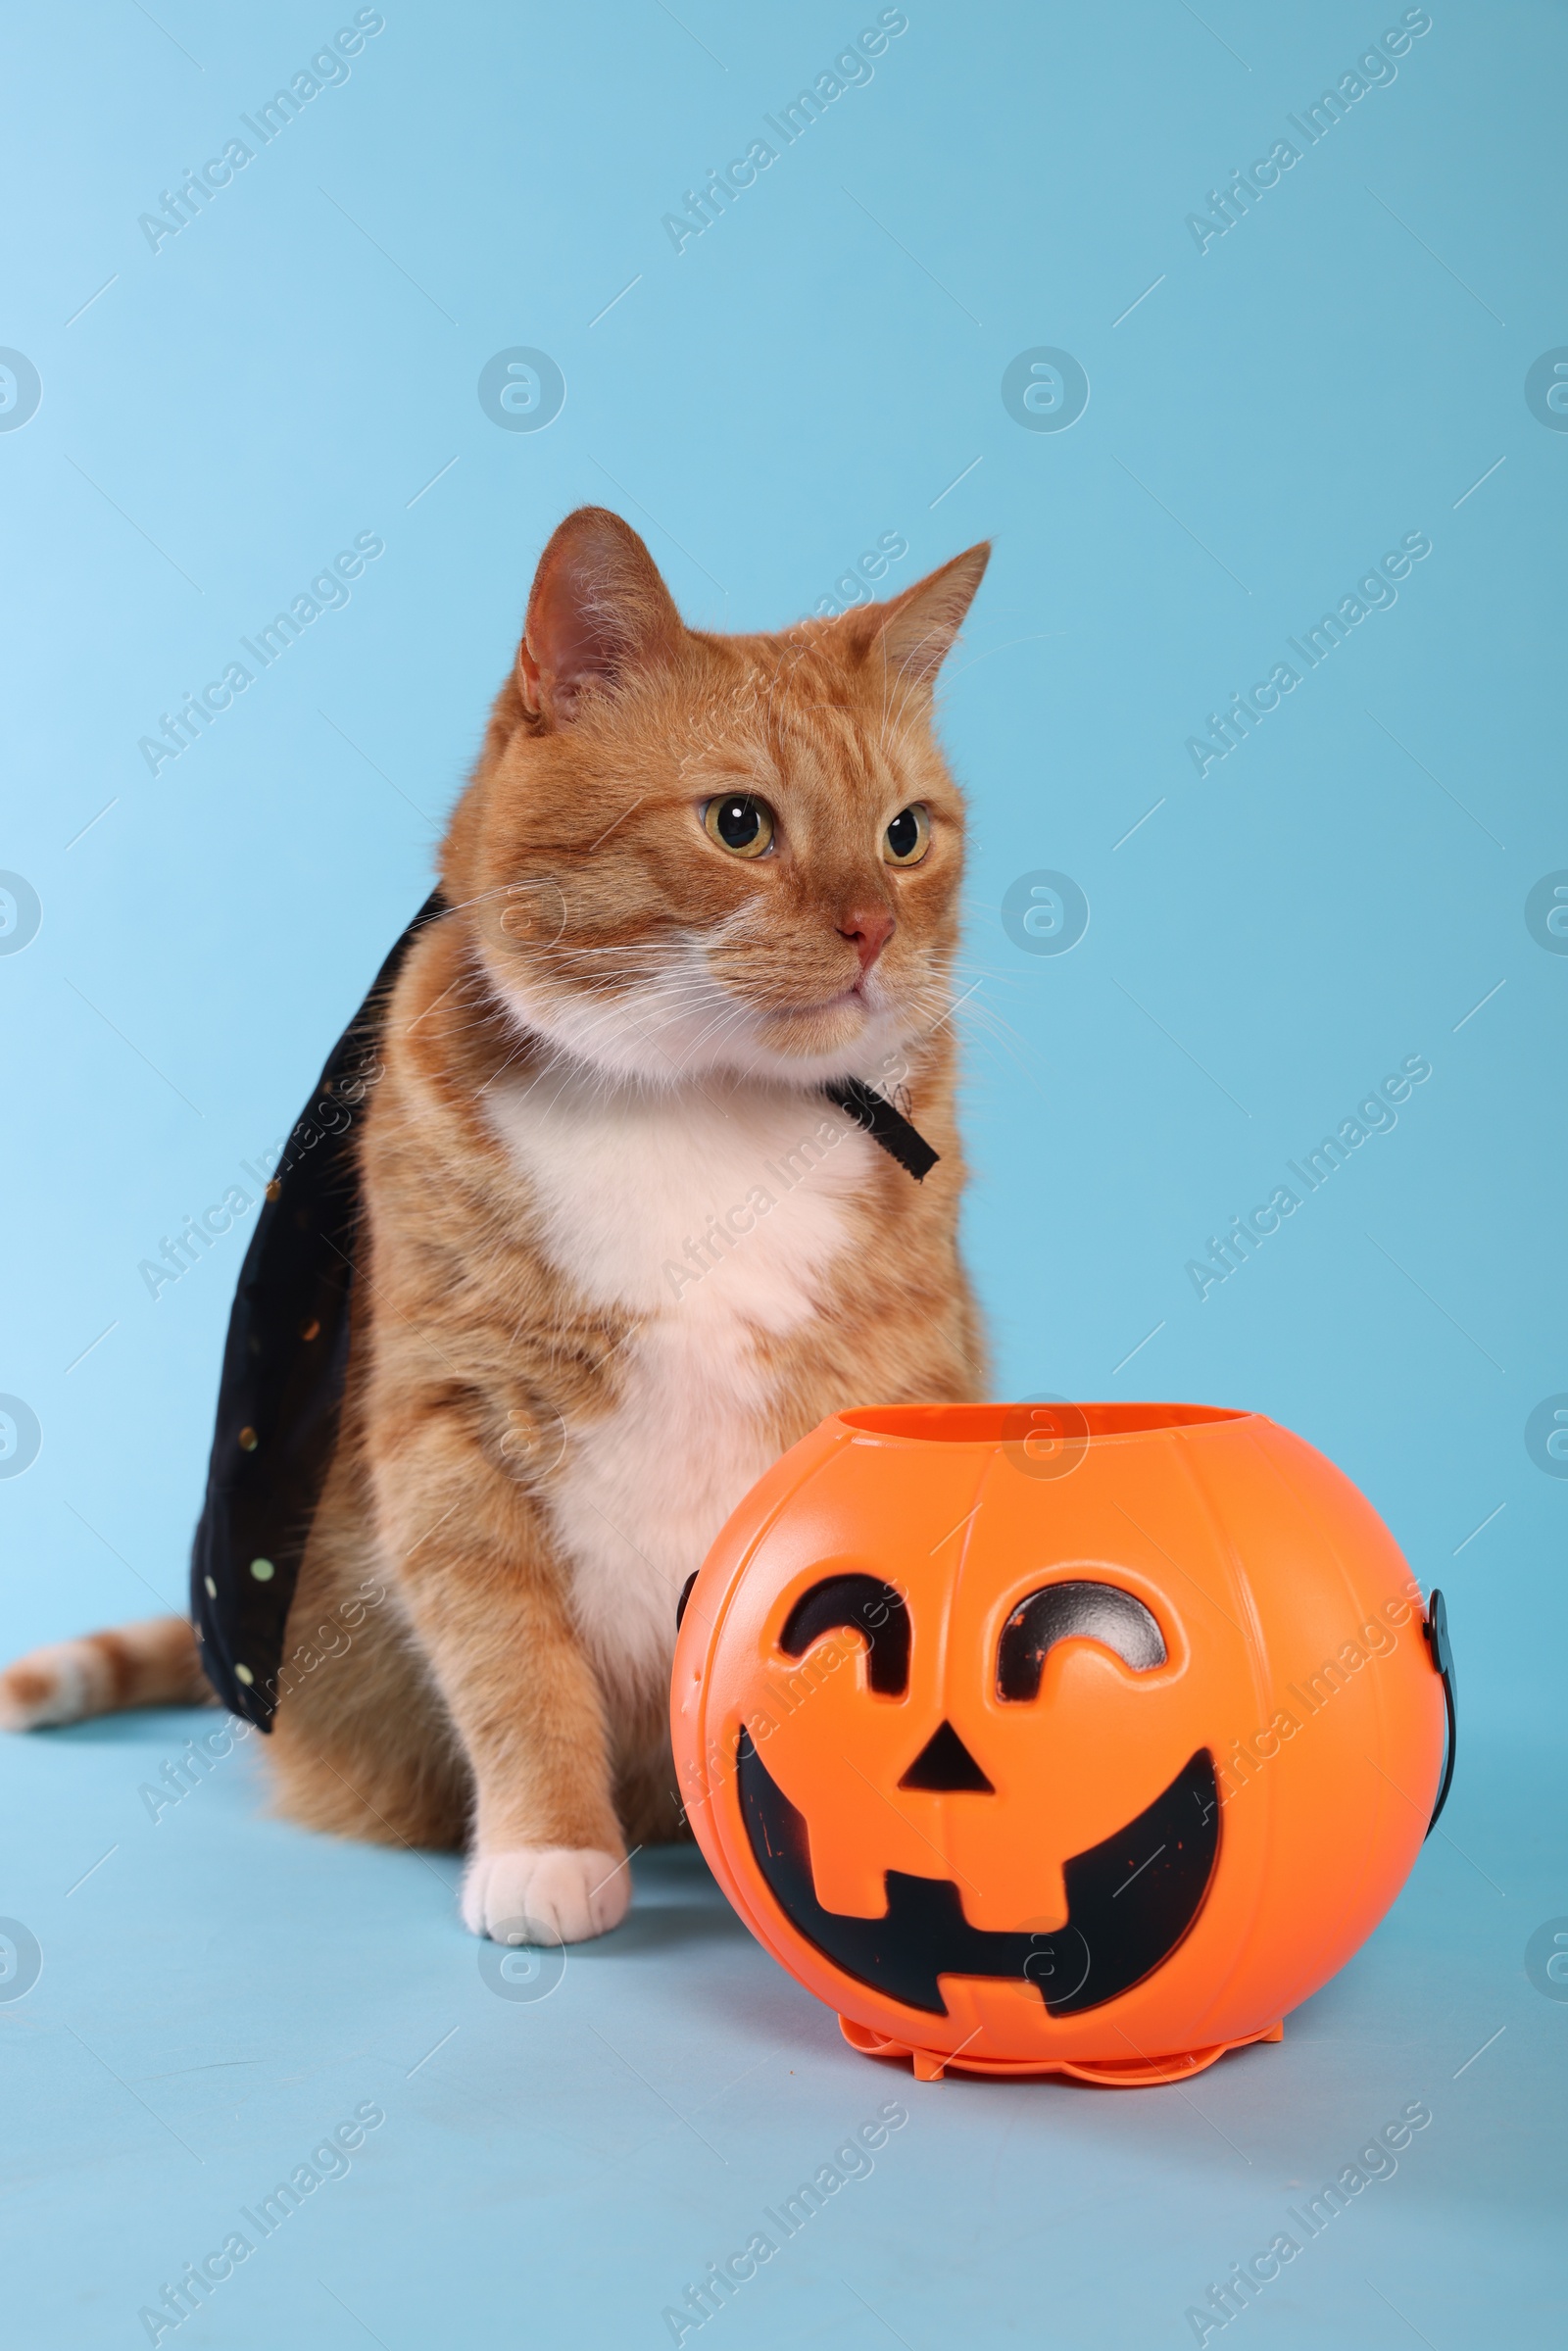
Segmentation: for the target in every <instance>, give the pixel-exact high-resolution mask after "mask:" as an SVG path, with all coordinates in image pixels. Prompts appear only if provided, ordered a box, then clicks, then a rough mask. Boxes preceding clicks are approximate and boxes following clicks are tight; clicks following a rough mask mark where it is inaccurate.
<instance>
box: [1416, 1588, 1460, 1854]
mask: <svg viewBox="0 0 1568 2351" xmlns="http://www.w3.org/2000/svg"><path fill="white" fill-rule="evenodd" d="M1421 1630H1422V1632H1423V1634H1424V1635H1425V1636H1426V1644H1427V1647H1428V1648H1429V1649H1430V1650H1431V1652H1432V1663H1433V1665H1434V1667H1435V1668H1436V1669H1437V1671H1438V1672H1439V1673H1440V1674H1441V1675H1442V1676H1443V1700H1444V1704H1445V1705H1446V1707H1447V1709H1448V1755H1447V1761H1446V1763H1445V1765H1444V1767H1443V1785H1442V1787H1441V1788H1439V1789H1438V1800H1437V1802H1436V1803H1435V1804H1434V1805H1433V1807H1432V1818H1431V1819H1430V1820H1429V1821H1428V1823H1427V1836H1428V1837H1430V1836H1431V1835H1432V1832H1433V1830H1434V1829H1435V1828H1436V1827H1437V1825H1438V1821H1439V1819H1440V1818H1441V1816H1442V1812H1443V1807H1444V1805H1445V1804H1446V1802H1447V1800H1448V1790H1449V1788H1451V1787H1452V1786H1453V1760H1454V1755H1455V1752H1456V1751H1457V1748H1458V1743H1459V1715H1458V1709H1457V1707H1456V1705H1455V1703H1454V1700H1455V1695H1456V1692H1455V1689H1454V1674H1453V1644H1452V1643H1451V1641H1449V1639H1448V1611H1447V1609H1446V1606H1445V1605H1444V1599H1443V1594H1442V1592H1439V1591H1438V1589H1437V1587H1436V1585H1434V1586H1433V1590H1432V1597H1431V1599H1430V1600H1428V1602H1427V1614H1426V1622H1425V1624H1423V1626H1422V1627H1421ZM1424 1841H1425V1840H1424V1839H1423V1842H1424Z"/></svg>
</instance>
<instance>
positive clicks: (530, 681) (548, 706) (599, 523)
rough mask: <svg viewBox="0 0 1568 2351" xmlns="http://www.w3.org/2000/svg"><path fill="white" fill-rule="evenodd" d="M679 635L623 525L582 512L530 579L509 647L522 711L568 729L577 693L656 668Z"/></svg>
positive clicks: (651, 569) (593, 509)
mask: <svg viewBox="0 0 1568 2351" xmlns="http://www.w3.org/2000/svg"><path fill="white" fill-rule="evenodd" d="M681 633H682V632H681V618H680V614H679V613H678V612H676V610H675V606H674V603H673V601H672V599H671V597H670V593H669V590H668V589H667V588H666V587H665V585H664V583H663V580H662V577H661V576H660V570H659V566H658V564H657V563H655V562H654V559H653V557H652V556H651V555H650V554H649V552H648V550H647V548H646V547H645V546H644V545H643V543H642V541H641V539H640V538H639V537H638V536H637V533H636V532H635V531H634V530H633V529H632V527H631V525H630V523H629V522H623V521H622V520H621V518H620V516H619V515H618V514H611V513H610V512H609V510H608V508H605V507H602V506H580V507H578V509H577V511H576V513H575V514H568V515H567V516H566V519H565V521H564V522H563V523H562V524H561V525H560V527H559V528H558V530H557V531H556V532H555V535H554V536H553V538H552V539H551V541H550V544H549V546H548V547H547V548H546V549H545V551H544V554H543V555H542V556H541V557H540V559H539V568H538V570H537V571H536V572H535V573H534V580H533V587H532V589H531V591H530V593H529V597H528V616H527V618H526V620H525V621H524V622H523V630H522V643H521V644H520V645H519V646H518V648H517V684H518V688H519V690H520V692H521V695H522V701H523V708H524V709H525V710H527V712H528V714H529V715H530V717H542V718H543V719H544V720H545V722H546V723H547V724H548V725H550V726H564V725H568V724H569V723H570V721H571V720H572V718H573V717H575V715H576V713H577V709H578V705H579V702H580V700H581V697H582V695H583V694H584V692H585V691H586V692H589V693H591V692H593V691H594V690H595V689H596V688H604V687H610V686H613V685H615V684H616V683H617V682H618V681H619V680H620V679H621V678H623V677H625V676H626V675H627V674H628V673H629V672H630V671H632V670H633V669H636V668H638V667H640V666H643V665H644V664H646V663H650V662H653V661H658V660H659V659H660V657H661V656H662V654H664V653H667V652H669V651H670V650H672V649H673V647H674V646H675V645H676V644H677V643H678V641H679V638H680V636H681Z"/></svg>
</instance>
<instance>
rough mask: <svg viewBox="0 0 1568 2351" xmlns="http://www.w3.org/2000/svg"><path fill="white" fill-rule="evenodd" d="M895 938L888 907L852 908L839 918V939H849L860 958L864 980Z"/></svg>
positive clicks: (861, 973)
mask: <svg viewBox="0 0 1568 2351" xmlns="http://www.w3.org/2000/svg"><path fill="white" fill-rule="evenodd" d="M892 936H893V916H892V914H891V913H890V911H889V910H888V908H887V907H886V906H851V907H850V908H849V910H848V911H847V912H846V913H843V914H841V915H840V916H839V937H840V938H841V939H848V941H849V942H850V945H851V946H852V947H853V948H854V949H855V951H856V953H857V955H858V956H859V958H860V976H861V978H862V979H863V978H864V976H865V974H866V973H867V972H868V971H869V970H870V968H871V966H872V964H873V963H874V962H875V961H876V959H877V956H878V955H880V954H881V953H882V950H883V949H884V947H886V945H887V943H888V941H889V940H890V939H891V938H892Z"/></svg>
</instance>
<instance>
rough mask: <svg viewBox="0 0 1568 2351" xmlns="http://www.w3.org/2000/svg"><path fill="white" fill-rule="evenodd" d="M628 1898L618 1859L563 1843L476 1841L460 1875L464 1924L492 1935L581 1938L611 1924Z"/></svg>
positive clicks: (626, 1876) (627, 1876)
mask: <svg viewBox="0 0 1568 2351" xmlns="http://www.w3.org/2000/svg"><path fill="white" fill-rule="evenodd" d="M630 1901H631V1871H630V1869H629V1868H628V1867H627V1865H626V1863H625V1861H624V1860H621V1859H618V1858H617V1857H616V1855H615V1854H613V1853H595V1852H590V1851H581V1850H579V1849H577V1848H576V1847H574V1846H570V1845H511V1846H501V1847H498V1848H497V1849H496V1850H494V1851H486V1850H485V1849H483V1848H482V1847H481V1849H480V1850H479V1851H478V1852H477V1853H475V1854H473V1855H472V1857H471V1858H470V1860H469V1862H468V1866H467V1869H466V1871H465V1873H464V1879H463V1923H464V1925H465V1926H466V1928H467V1930H468V1932H469V1934H470V1935H489V1936H490V1937H491V1939H492V1940H493V1941H496V1942H523V1941H526V1942H540V1943H580V1942H587V1941H588V1940H589V1939H590V1938H591V1937H592V1936H593V1935H608V1934H609V1932H610V1930H611V1928H612V1927H618V1926H619V1925H620V1922H621V1920H622V1919H623V1918H624V1917H625V1915H626V1909H627V1905H628V1904H629V1902H630Z"/></svg>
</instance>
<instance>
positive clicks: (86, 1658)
mask: <svg viewBox="0 0 1568 2351" xmlns="http://www.w3.org/2000/svg"><path fill="white" fill-rule="evenodd" d="M213 1703H214V1699H213V1693H212V1690H211V1689H210V1687H209V1685H208V1681H207V1677H206V1675H205V1674H204V1673H203V1672H202V1668H201V1652H200V1651H199V1649H198V1648H197V1646H196V1636H195V1634H194V1633H193V1632H192V1630H191V1628H190V1624H189V1621H188V1620H187V1619H186V1618H185V1617H183V1616H150V1617H147V1618H145V1619H144V1620H143V1621H142V1622H141V1623H140V1624H134V1625H122V1626H121V1627H120V1628H119V1630H118V1631H117V1632H113V1633H84V1634H83V1635H82V1636H81V1637H80V1639H79V1640H76V1641H52V1642H51V1643H50V1644H49V1646H48V1647H47V1648H42V1649H32V1650H30V1651H29V1652H28V1654H27V1655H26V1656H25V1657H19V1658H18V1659H17V1662H16V1664H15V1665H9V1666H7V1667H6V1669H5V1671H4V1673H0V1731H40V1730H43V1729H44V1728H45V1727H46V1726H47V1725H50V1724H55V1723H84V1722H86V1721H87V1720H88V1719H89V1717H90V1716H92V1715H95V1714H119V1713H120V1712H121V1711H122V1709H123V1708H124V1707H126V1706H203V1705H209V1706H210V1705H212V1704H213Z"/></svg>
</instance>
